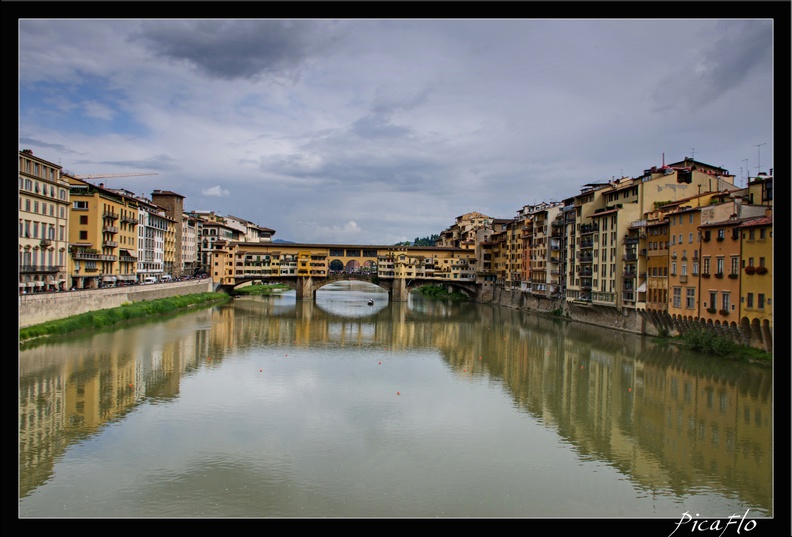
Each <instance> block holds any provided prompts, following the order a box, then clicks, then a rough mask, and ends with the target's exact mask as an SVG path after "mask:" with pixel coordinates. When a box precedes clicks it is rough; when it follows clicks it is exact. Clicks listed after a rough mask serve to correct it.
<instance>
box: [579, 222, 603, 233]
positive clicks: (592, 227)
mask: <svg viewBox="0 0 792 537" xmlns="http://www.w3.org/2000/svg"><path fill="white" fill-rule="evenodd" d="M597 231H599V224H583V225H582V226H580V234H581V235H586V234H588V233H596V232H597Z"/></svg>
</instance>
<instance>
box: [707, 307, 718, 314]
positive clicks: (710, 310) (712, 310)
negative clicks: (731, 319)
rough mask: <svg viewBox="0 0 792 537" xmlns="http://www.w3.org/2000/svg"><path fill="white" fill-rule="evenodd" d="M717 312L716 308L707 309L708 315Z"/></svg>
mask: <svg viewBox="0 0 792 537" xmlns="http://www.w3.org/2000/svg"><path fill="white" fill-rule="evenodd" d="M717 311H718V310H716V309H715V308H707V313H715V312H717Z"/></svg>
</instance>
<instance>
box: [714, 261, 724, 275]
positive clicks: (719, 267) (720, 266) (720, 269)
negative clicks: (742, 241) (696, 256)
mask: <svg viewBox="0 0 792 537" xmlns="http://www.w3.org/2000/svg"><path fill="white" fill-rule="evenodd" d="M716 263H717V267H716V270H715V273H716V274H723V258H722V257H719V258H718V259H717V261H716Z"/></svg>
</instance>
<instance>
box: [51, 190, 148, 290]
mask: <svg viewBox="0 0 792 537" xmlns="http://www.w3.org/2000/svg"><path fill="white" fill-rule="evenodd" d="M65 177H66V178H67V180H68V182H69V185H70V196H71V201H72V205H71V213H70V217H69V221H70V222H69V244H70V247H71V256H70V258H69V271H70V273H71V277H72V283H73V285H74V286H75V287H77V288H78V289H85V288H97V287H103V286H113V285H117V284H119V283H122V282H123V283H126V282H132V281H134V280H135V278H136V255H135V253H136V251H137V225H138V214H139V208H138V202H137V200H135V199H134V198H131V197H128V196H126V195H124V194H121V193H119V192H117V191H114V190H108V189H105V188H103V187H102V186H97V185H93V184H91V183H88V182H86V181H83V180H82V179H78V178H76V177H72V176H70V175H65Z"/></svg>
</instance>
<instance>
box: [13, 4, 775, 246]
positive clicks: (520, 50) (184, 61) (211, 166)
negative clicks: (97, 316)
mask: <svg viewBox="0 0 792 537" xmlns="http://www.w3.org/2000/svg"><path fill="white" fill-rule="evenodd" d="M19 27H20V39H19V46H20V54H19V60H20V63H19V74H20V81H21V86H20V92H19V98H20V113H19V121H20V143H22V142H21V140H23V139H24V140H25V142H24V145H23V146H21V147H20V149H23V148H31V149H33V150H34V152H35V153H36V154H37V155H39V156H41V157H42V158H44V159H47V160H50V161H52V162H58V163H60V164H61V165H63V166H64V167H65V168H68V169H71V170H72V171H73V172H74V173H79V174H83V175H89V174H92V173H94V174H99V173H110V172H114V171H118V172H127V171H129V169H130V168H133V169H146V171H153V172H158V174H159V175H158V176H157V177H156V178H146V179H140V178H138V179H135V180H133V179H130V181H129V183H128V184H127V183H125V181H124V180H123V179H119V180H117V181H116V184H117V185H118V187H119V188H121V187H125V188H127V189H128V190H131V191H135V192H137V191H139V186H140V185H151V189H152V190H153V189H157V188H166V189H169V190H173V191H175V192H178V193H179V194H181V195H183V196H185V200H184V202H185V208H187V209H188V210H190V209H195V208H200V209H210V210H214V211H217V212H218V213H221V214H233V215H236V216H239V217H241V218H246V219H249V220H251V221H254V222H257V223H259V224H260V225H263V226H266V227H269V228H272V229H275V230H276V232H277V235H276V236H277V237H278V238H281V239H284V240H291V241H295V242H353V241H359V242H360V243H362V244H389V243H394V242H399V241H400V239H401V238H403V237H408V240H411V239H412V238H414V237H425V236H428V235H431V234H435V233H439V232H441V231H442V230H444V229H445V228H446V227H448V226H450V225H451V224H453V223H454V219H455V218H456V217H457V216H459V215H461V214H464V213H466V212H469V211H474V210H475V211H480V212H483V213H485V214H488V215H489V216H492V217H495V218H511V217H513V216H514V215H515V214H516V211H517V210H519V209H520V208H521V207H522V206H523V205H525V204H529V203H537V202H540V201H549V200H551V199H552V200H561V199H564V198H566V197H570V196H573V195H575V194H577V193H578V192H579V190H580V187H581V186H582V185H583V184H585V183H589V182H592V181H601V180H607V179H610V178H611V177H614V176H620V175H622V174H624V175H628V176H636V175H640V174H641V173H642V172H643V170H644V169H646V168H650V167H652V166H655V165H660V164H661V161H662V159H663V155H665V160H666V161H676V160H681V159H683V158H684V157H686V156H693V152H695V155H694V156H695V158H696V159H697V160H700V161H702V162H705V163H708V164H714V165H717V166H723V167H725V168H727V169H729V171H731V172H732V173H733V174H735V175H738V176H740V175H745V174H746V172H749V173H750V174H752V175H755V174H756V173H757V171H759V170H758V169H757V168H758V160H759V158H758V155H757V145H758V144H766V145H762V146H761V163H762V164H763V165H762V171H768V169H769V168H770V167H772V166H773V139H772V131H773V106H772V104H773V103H772V89H773V83H772V70H771V66H772V46H771V45H770V44H769V43H770V42H771V37H772V36H771V35H770V29H771V25H770V24H768V21H766V20H764V21H763V20H758V19H756V20H748V19H746V20H744V21H731V22H730V23H729V24H726V25H724V24H722V23H720V22H719V21H718V20H715V19H712V20H697V19H691V20H663V21H657V20H651V19H645V20H643V19H637V20H635V19H624V20H600V19H594V20H585V19H582V20H539V19H525V20H520V19H501V20H496V19H482V20H473V19H470V20H362V19H361V20H341V21H332V20H315V21H311V22H310V24H297V22H296V21H275V20H272V21H244V22H241V21H237V22H233V21H231V22H229V21H222V20H219V21H210V20H206V21H191V20H182V21H177V20H173V21H171V20H160V21H156V23H155V22H153V21H150V20H114V21H103V20H93V19H89V20H52V21H46V20H36V21H21V22H20V25H19ZM659 29H661V30H662V32H661V33H662V36H663V46H662V47H658V46H657V40H656V39H651V38H649V39H647V36H651V35H656V34H657V32H658V30H659ZM199 30H201V31H199ZM74 35H81V36H86V38H85V39H74V38H73V36H74ZM701 66H705V67H706V68H705V69H700V67H701ZM22 90H24V91H22ZM86 118H88V119H91V118H99V119H102V120H106V121H105V122H104V124H103V125H102V127H103V128H104V129H105V130H104V131H103V132H98V131H96V130H95V127H96V124H97V122H96V121H90V122H86V121H83V120H85V119H86ZM110 120H112V121H110ZM30 141H38V143H31V142H30ZM75 155H79V157H80V159H79V160H75V158H74V157H75ZM746 159H747V161H748V162H747V164H746V162H745V160H746ZM111 166H115V167H117V168H118V169H117V170H116V169H113V168H112V167H111ZM741 168H744V169H742V170H741ZM218 178H224V179H222V180H219V179H218ZM133 181H134V182H133ZM144 181H145V182H144ZM204 197H211V198H212V201H211V203H210V204H209V205H211V206H207V203H206V201H205V200H204V201H202V200H203V199H204ZM197 206H200V207H197Z"/></svg>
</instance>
